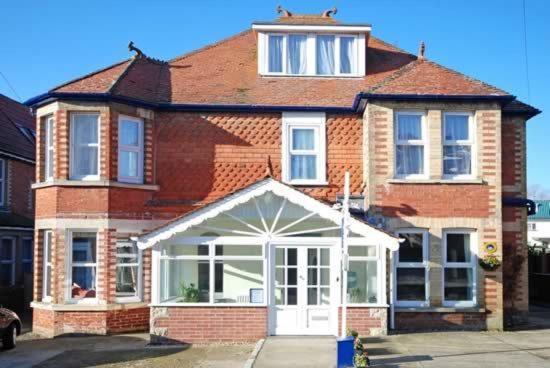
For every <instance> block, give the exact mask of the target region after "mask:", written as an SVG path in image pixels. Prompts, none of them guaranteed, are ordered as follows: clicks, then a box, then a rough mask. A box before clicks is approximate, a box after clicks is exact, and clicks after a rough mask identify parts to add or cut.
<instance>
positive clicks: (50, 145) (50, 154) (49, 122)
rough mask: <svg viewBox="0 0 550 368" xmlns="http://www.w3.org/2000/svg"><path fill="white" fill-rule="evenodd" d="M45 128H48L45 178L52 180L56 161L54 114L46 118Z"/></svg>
mask: <svg viewBox="0 0 550 368" xmlns="http://www.w3.org/2000/svg"><path fill="white" fill-rule="evenodd" d="M44 123H45V130H46V140H45V144H44V151H45V152H44V158H45V164H44V170H45V172H44V179H45V180H52V179H53V162H54V141H53V132H54V120H53V116H48V117H46V119H45V120H44Z"/></svg>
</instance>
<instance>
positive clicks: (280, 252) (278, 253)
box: [275, 248, 285, 266]
mask: <svg viewBox="0 0 550 368" xmlns="http://www.w3.org/2000/svg"><path fill="white" fill-rule="evenodd" d="M275 264H276V265H277V266H282V265H284V264H285V249H284V248H276V249H275Z"/></svg>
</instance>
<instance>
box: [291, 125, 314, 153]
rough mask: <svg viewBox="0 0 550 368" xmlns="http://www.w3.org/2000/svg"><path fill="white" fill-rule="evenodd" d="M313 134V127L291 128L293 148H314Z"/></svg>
mask: <svg viewBox="0 0 550 368" xmlns="http://www.w3.org/2000/svg"><path fill="white" fill-rule="evenodd" d="M314 136H315V134H314V131H313V129H292V149H293V150H313V149H315V138H314Z"/></svg>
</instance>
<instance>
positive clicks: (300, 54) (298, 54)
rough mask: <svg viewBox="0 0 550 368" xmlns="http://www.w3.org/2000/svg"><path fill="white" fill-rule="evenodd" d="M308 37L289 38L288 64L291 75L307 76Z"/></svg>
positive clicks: (291, 36) (296, 36)
mask: <svg viewBox="0 0 550 368" xmlns="http://www.w3.org/2000/svg"><path fill="white" fill-rule="evenodd" d="M306 60H307V36H305V35H289V36H288V64H287V69H288V72H289V73H290V74H306V72H307V63H306Z"/></svg>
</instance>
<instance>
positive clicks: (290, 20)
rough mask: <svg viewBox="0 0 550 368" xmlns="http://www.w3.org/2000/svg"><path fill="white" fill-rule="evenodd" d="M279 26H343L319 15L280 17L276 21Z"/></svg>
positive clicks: (330, 18)
mask: <svg viewBox="0 0 550 368" xmlns="http://www.w3.org/2000/svg"><path fill="white" fill-rule="evenodd" d="M275 23H277V24H304V25H306V24H307V25H336V24H341V23H340V22H339V21H337V20H336V19H334V18H332V17H323V16H322V15H317V14H303V15H302V14H300V15H292V16H291V17H285V16H283V17H279V18H277V19H276V20H275Z"/></svg>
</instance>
